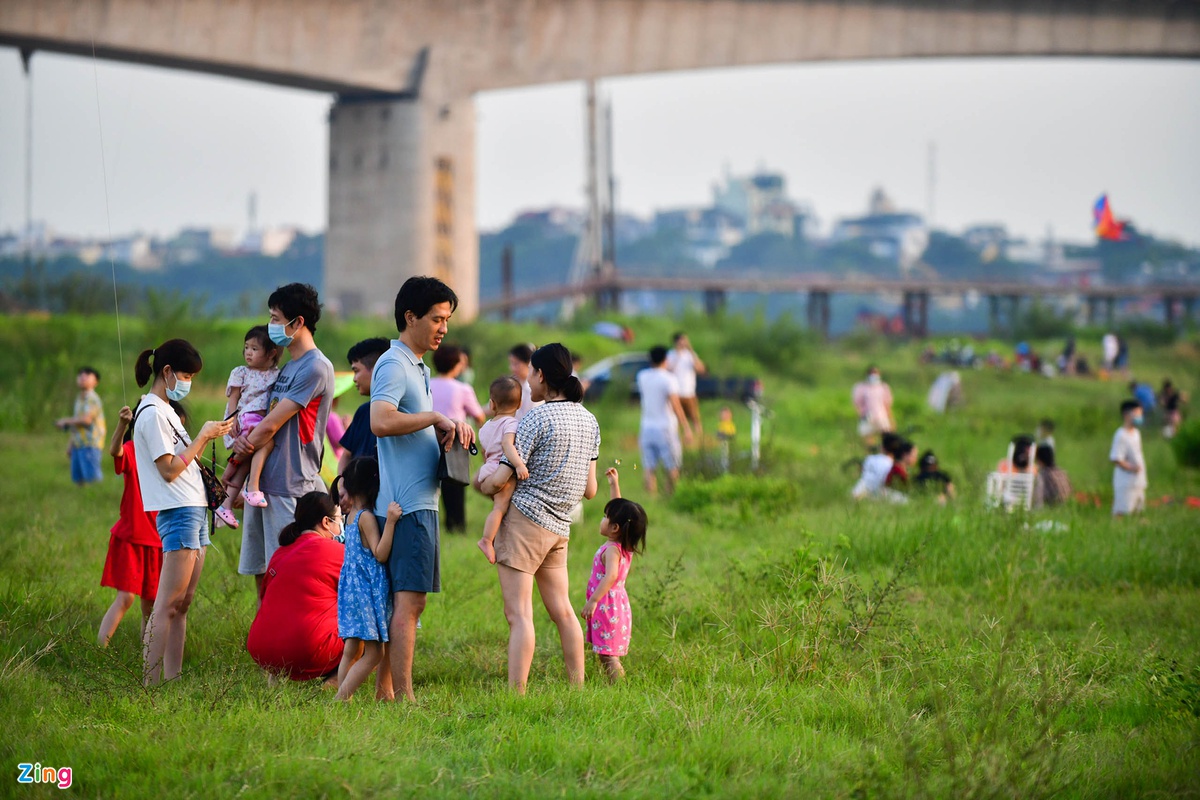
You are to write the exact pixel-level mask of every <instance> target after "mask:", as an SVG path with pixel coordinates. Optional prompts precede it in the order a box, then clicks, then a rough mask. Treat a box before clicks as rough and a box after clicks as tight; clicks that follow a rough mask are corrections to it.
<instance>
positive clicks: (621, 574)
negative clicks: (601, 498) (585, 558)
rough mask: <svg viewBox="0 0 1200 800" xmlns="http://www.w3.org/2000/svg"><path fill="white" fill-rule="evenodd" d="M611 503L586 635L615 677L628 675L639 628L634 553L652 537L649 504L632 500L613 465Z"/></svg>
mask: <svg viewBox="0 0 1200 800" xmlns="http://www.w3.org/2000/svg"><path fill="white" fill-rule="evenodd" d="M605 477H607V478H608V489H609V497H610V498H611V499H610V500H609V501H608V505H606V506H605V507H604V519H602V520H600V535H601V536H603V537H604V538H605V539H607V540H608V541H606V542H605V543H604V544H602V545H600V549H599V550H597V551H596V558H595V559H594V560H593V562H592V577H591V579H590V580H588V585H587V603H585V604H584V606H583V612H582V614H581V616H582V617H583V619H584V622H585V625H586V626H587V627H586V629H585V637H586V640H587V641H588V642H589V643H590V644H591V645H592V650H593V651H594V652H595V653H596V655H598V656H599V657H600V664H601V665H602V666H603V667H604V671H605V673H606V674H607V675H608V679H609V680H610V681H613V682H615V681H618V680H620V679H621V678H623V677H625V668H624V667H622V666H621V656H623V655H626V654H627V653H628V652H629V639H630V635H631V633H632V632H633V612H632V610H631V609H630V607H629V595H628V594H626V593H625V578H626V576H628V575H629V565H630V563H631V562H632V561H633V554H634V553H641V552H642V548H643V547H644V546H645V543H646V510H645V509H644V508H642V507H641V506H640V505H638V504H637V503H635V502H633V501H632V500H625V499H623V498H622V497H621V485H620V483H619V481H618V477H617V471H616V470H615V469H610V470H608V472H606V473H605Z"/></svg>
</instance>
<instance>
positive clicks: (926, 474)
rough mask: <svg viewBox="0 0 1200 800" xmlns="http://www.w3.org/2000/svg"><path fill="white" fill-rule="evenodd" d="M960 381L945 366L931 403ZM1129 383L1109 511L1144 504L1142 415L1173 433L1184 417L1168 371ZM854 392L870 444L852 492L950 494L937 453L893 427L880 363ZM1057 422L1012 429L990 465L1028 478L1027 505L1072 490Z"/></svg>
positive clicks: (939, 402)
mask: <svg viewBox="0 0 1200 800" xmlns="http://www.w3.org/2000/svg"><path fill="white" fill-rule="evenodd" d="M1114 338H1115V337H1114ZM1110 344H1112V343H1110ZM1112 347H1114V348H1115V349H1114V350H1113V352H1112V354H1111V355H1112V356H1113V363H1114V364H1127V363H1128V352H1127V351H1125V352H1124V354H1123V355H1122V351H1121V349H1120V346H1119V344H1112ZM1122 358H1123V359H1124V361H1122ZM960 383H961V381H960V378H959V376H958V373H957V372H948V373H943V375H942V376H940V377H939V379H938V381H937V382H935V384H934V387H933V389H931V391H930V400H929V402H930V405H931V407H933V409H934V410H935V411H939V412H941V411H944V410H945V408H946V405H947V401H948V399H949V398H951V397H952V396H953V393H954V392H955V391H959V390H960ZM1129 391H1130V394H1131V395H1132V397H1131V398H1130V399H1129V400H1126V401H1124V402H1122V404H1121V406H1120V414H1121V425H1120V427H1119V428H1118V429H1117V431H1116V433H1115V434H1114V435H1113V441H1112V446H1111V448H1110V450H1109V456H1108V460H1109V461H1110V462H1111V464H1112V465H1113V506H1112V513H1113V515H1114V516H1125V515H1128V514H1133V513H1137V512H1139V511H1141V510H1143V509H1144V507H1145V495H1146V487H1147V478H1146V461H1145V457H1144V455H1143V451H1142V436H1141V430H1142V428H1143V427H1144V425H1145V422H1146V419H1147V418H1148V417H1149V416H1150V415H1151V414H1154V413H1159V414H1161V417H1162V419H1161V422H1162V433H1163V436H1165V437H1166V438H1171V437H1172V436H1174V434H1175V432H1176V430H1177V429H1178V427H1179V425H1180V423H1181V420H1182V411H1183V407H1184V405H1185V403H1186V397H1185V396H1184V395H1183V394H1182V393H1181V392H1180V391H1179V389H1178V388H1176V387H1175V386H1174V384H1173V383H1172V382H1171V381H1170V380H1169V379H1168V380H1165V381H1164V382H1163V387H1162V391H1161V392H1160V393H1158V394H1156V393H1155V392H1154V389H1153V388H1152V387H1151V386H1149V385H1148V384H1144V383H1138V382H1137V381H1131V382H1130V384H1129ZM935 396H936V402H935ZM851 400H852V403H853V406H854V411H855V414H856V415H857V420H858V423H857V433H858V435H859V436H860V437H861V438H862V440H863V442H864V444H866V445H867V447H868V448H869V450H870V452H869V454H868V455H867V456H866V457H865V458H864V459H863V461H862V464H861V467H860V471H859V477H858V480H857V482H856V483H855V484H854V487H853V488H852V489H851V492H850V494H851V496H852V497H853V498H854V499H856V500H863V499H880V500H885V501H888V502H892V503H906V502H908V498H909V495H910V490H920V491H922V492H928V493H930V494H933V495H935V496H936V497H937V498H938V501H939V502H941V503H945V502H947V501H948V500H951V499H953V498H954V497H955V494H956V489H955V486H954V482H953V480H952V479H951V478H950V476H949V475H948V474H947V473H946V472H944V471H943V470H942V469H941V467H940V465H939V462H938V458H937V455H936V454H935V453H934V452H933V451H932V450H926V451H925V452H923V453H921V454H920V456H918V455H917V447H916V445H915V444H913V442H911V441H909V440H908V439H907V438H905V437H904V436H901V435H899V434H897V433H896V422H895V416H894V414H893V410H892V406H893V398H892V391H891V387H889V386H888V384H887V383H886V382H885V381H884V380H883V378H882V375H881V373H880V370H879V368H878V367H876V366H871V367H870V368H868V370H867V373H866V376H865V378H864V380H862V381H860V382H859V383H857V384H855V386H854V388H853V390H852V392H851ZM1054 427H1055V426H1054V422H1053V420H1050V419H1043V420H1042V421H1041V423H1039V425H1038V429H1037V431H1036V434H1035V435H1026V434H1021V435H1018V436H1015V437H1014V438H1013V439H1012V441H1011V443H1010V446H1009V453H1008V455H1007V456H1006V457H1005V458H1003V459H1001V461H1000V462H999V463H998V464H997V465H996V468H995V470H994V474H995V475H999V476H1029V477H1030V478H1031V482H1030V484H1029V486H1030V489H1029V492H1028V495H1027V496H1026V495H1025V494H1021V495H1020V498H1021V500H1022V501H1025V500H1027V501H1028V506H1029V507H1030V508H1034V509H1037V508H1045V507H1052V506H1056V505H1059V504H1061V503H1065V502H1067V501H1069V500H1070V499H1071V498H1072V497H1073V496H1074V495H1073V493H1072V488H1071V482H1070V479H1069V478H1068V476H1067V473H1066V471H1065V470H1063V469H1062V468H1061V467H1059V466H1058V457H1057V452H1056V446H1055V438H1054ZM914 469H915V474H914ZM1004 483H1005V481H1004V480H1003V479H1001V480H1000V481H999V482H998V484H997V485H998V486H1000V487H1003V486H1004ZM999 491H1001V492H1003V491H1004V489H1003V488H1001V489H1000V490H999Z"/></svg>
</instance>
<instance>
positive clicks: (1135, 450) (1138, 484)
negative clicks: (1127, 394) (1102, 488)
mask: <svg viewBox="0 0 1200 800" xmlns="http://www.w3.org/2000/svg"><path fill="white" fill-rule="evenodd" d="M1121 418H1122V424H1121V427H1120V428H1117V432H1116V434H1115V435H1114V436H1113V443H1112V450H1111V451H1109V454H1108V460H1109V461H1111V462H1112V463H1113V510H1112V513H1113V516H1114V517H1121V516H1125V515H1126V514H1136V513H1138V512H1140V511H1141V510H1142V509H1143V508H1144V507H1145V505H1146V486H1147V480H1146V458H1145V456H1143V455H1142V432H1141V431H1140V430H1138V429H1139V428H1141V427H1142V421H1143V417H1142V406H1141V404H1140V403H1138V401H1137V400H1126V401H1125V402H1124V403H1121Z"/></svg>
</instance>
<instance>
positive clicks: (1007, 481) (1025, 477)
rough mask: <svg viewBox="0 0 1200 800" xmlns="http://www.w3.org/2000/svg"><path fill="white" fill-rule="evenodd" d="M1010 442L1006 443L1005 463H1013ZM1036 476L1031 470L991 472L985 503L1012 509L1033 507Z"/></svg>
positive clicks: (1026, 509) (1008, 509)
mask: <svg viewBox="0 0 1200 800" xmlns="http://www.w3.org/2000/svg"><path fill="white" fill-rule="evenodd" d="M1014 449H1015V448H1014V447H1013V445H1012V444H1009V445H1008V458H1007V459H1006V461H1007V463H1008V464H1009V465H1010V467H1011V465H1012V463H1013V450H1014ZM1035 477H1036V476H1035V475H1034V474H1033V473H1032V472H992V473H990V474H989V475H988V478H987V504H988V507H989V508H1003V509H1004V510H1005V511H1012V510H1013V509H1014V508H1020V509H1022V510H1024V511H1028V510H1030V509H1031V508H1033V481H1034V478H1035Z"/></svg>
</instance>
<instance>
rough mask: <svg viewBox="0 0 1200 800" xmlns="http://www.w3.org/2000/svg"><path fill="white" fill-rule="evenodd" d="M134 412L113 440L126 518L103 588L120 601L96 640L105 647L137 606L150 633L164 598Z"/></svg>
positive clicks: (113, 540)
mask: <svg viewBox="0 0 1200 800" xmlns="http://www.w3.org/2000/svg"><path fill="white" fill-rule="evenodd" d="M175 405H176V406H177V408H176V409H175V410H176V413H177V414H179V417H180V419H184V418H185V414H184V412H183V407H182V406H178V404H175ZM132 419H133V412H132V411H131V410H130V409H129V406H125V407H124V408H122V409H121V412H120V415H119V417H118V418H117V427H116V429H115V430H114V431H113V435H112V441H111V442H110V443H109V445H108V452H109V455H111V456H112V458H113V471H114V472H115V473H116V474H117V475H120V476H121V477H123V478H124V479H125V489H124V491H123V492H122V493H121V515H120V517H119V518H118V519H117V522H116V524H115V525H113V526H112V530H111V531H110V535H109V539H108V555H107V556H106V557H105V559H104V572H103V574H101V576H100V585H101V586H107V587H108V588H110V589H116V590H117V597H116V599H115V600H113V603H112V605H111V606H109V608H108V612H107V613H106V614H105V615H104V619H103V620H102V621H101V622H100V632H99V633H98V634H97V635H96V641H97V642H98V643H99V644H100V646H101V647H108V642H109V640H110V639H111V638H112V636H113V634H114V633H116V632H117V626H118V625H120V624H121V620H122V619H124V618H125V612H127V611H129V609H130V608H132V607H133V601H134V600H135V599H137V598H141V601H142V635H143V636H145V634H146V619H147V618H148V617H149V616H150V612H151V611H153V610H154V598H155V596H156V595H157V594H158V575H159V573H160V572H161V571H162V558H163V557H162V541H161V540H160V539H159V538H158V529H157V528H156V527H155V516H157V515H156V513H155V512H153V511H145V510H143V508H142V490H141V487H140V486H139V485H138V474H137V462H136V461H135V460H134V455H133V433H132V431H131V430H130V426H129V423H130V421H131V420H132Z"/></svg>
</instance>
